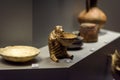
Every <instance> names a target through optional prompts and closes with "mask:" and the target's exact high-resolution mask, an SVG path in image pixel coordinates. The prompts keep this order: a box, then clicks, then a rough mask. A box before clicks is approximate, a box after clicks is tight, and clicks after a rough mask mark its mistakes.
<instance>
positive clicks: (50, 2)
mask: <svg viewBox="0 0 120 80" xmlns="http://www.w3.org/2000/svg"><path fill="white" fill-rule="evenodd" d="M119 2H120V1H119V0H115V1H113V0H98V7H99V8H101V9H102V10H103V11H104V12H105V13H106V15H107V16H108V21H107V23H106V25H105V27H104V28H105V29H109V30H113V31H117V32H120V27H119V17H120V16H119V14H120V11H119V9H118V8H119ZM83 9H85V0H0V46H1V47H3V46H6V45H15V44H24V45H33V46H36V47H42V46H44V45H47V38H48V34H49V33H50V32H51V31H52V30H53V28H54V27H55V26H56V25H62V26H63V28H64V30H65V31H69V32H71V31H74V30H78V29H79V23H78V21H77V16H78V14H79V13H80V12H81V11H82V10H83Z"/></svg>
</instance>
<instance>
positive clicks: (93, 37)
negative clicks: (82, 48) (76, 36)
mask: <svg viewBox="0 0 120 80" xmlns="http://www.w3.org/2000/svg"><path fill="white" fill-rule="evenodd" d="M80 35H81V36H82V37H83V41H84V42H97V41H98V26H97V24H94V23H82V24H81V25H80Z"/></svg>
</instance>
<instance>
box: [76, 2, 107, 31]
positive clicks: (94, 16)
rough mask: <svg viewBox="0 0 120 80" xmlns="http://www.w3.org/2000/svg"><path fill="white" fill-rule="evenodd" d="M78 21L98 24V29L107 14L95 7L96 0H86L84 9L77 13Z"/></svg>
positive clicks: (104, 21)
mask: <svg viewBox="0 0 120 80" xmlns="http://www.w3.org/2000/svg"><path fill="white" fill-rule="evenodd" d="M78 21H79V23H80V24H81V23H95V24H98V25H99V29H100V28H102V27H103V26H104V24H105V23H106V21H107V16H106V15H105V13H104V12H103V11H102V10H101V9H100V8H98V7H97V0H86V9H85V10H83V11H82V12H81V13H80V14H79V16H78ZM99 29H98V30H99Z"/></svg>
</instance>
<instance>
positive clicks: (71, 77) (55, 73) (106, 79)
mask: <svg viewBox="0 0 120 80" xmlns="http://www.w3.org/2000/svg"><path fill="white" fill-rule="evenodd" d="M119 42H120V37H119V36H118V37H116V38H115V39H114V40H113V41H112V42H110V43H108V44H107V45H104V46H103V47H102V48H100V49H98V50H97V51H94V54H93V53H92V54H90V55H87V56H86V57H85V58H82V59H81V60H80V61H78V62H76V63H74V65H71V66H69V65H67V66H69V67H65V66H63V67H56V68H53V66H52V68H36V69H33V68H30V66H31V65H30V66H25V67H24V68H23V67H22V65H21V66H19V67H15V65H14V66H13V67H12V66H11V65H9V66H7V67H8V68H7V67H5V68H3V67H1V70H0V80H113V77H112V74H111V70H110V64H111V57H110V56H108V54H111V53H113V52H114V50H115V49H118V50H119V49H120V43H119ZM41 59H42V58H41ZM73 62H74V61H73ZM41 63H42V62H41ZM50 64H51V63H50ZM52 64H53V63H52ZM60 64H61V63H55V64H54V66H59V65H60ZM65 64H67V63H65ZM65 64H64V65H65ZM68 64H69V63H68ZM70 64H71V63H70ZM6 65H7V64H6ZM44 66H45V65H44ZM46 67H47V66H46ZM9 68H10V69H9ZM19 68H20V69H19Z"/></svg>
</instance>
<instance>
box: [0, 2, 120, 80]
mask: <svg viewBox="0 0 120 80" xmlns="http://www.w3.org/2000/svg"><path fill="white" fill-rule="evenodd" d="M95 1H96V0H95ZM98 1H99V0H98ZM101 1H102V0H101ZM13 2H14V6H17V8H19V9H20V10H24V11H23V12H24V13H25V14H24V13H23V14H21V13H19V15H22V16H21V18H22V20H23V18H24V17H25V16H27V18H25V19H24V20H23V21H22V20H21V21H17V19H20V17H19V18H18V17H17V18H15V17H14V16H12V17H10V16H9V18H13V19H16V21H14V20H13V23H15V22H18V25H19V24H22V26H23V27H22V28H21V27H20V26H21V25H20V26H18V25H17V23H16V25H17V26H18V27H20V28H18V29H17V28H15V27H16V25H13V24H12V23H8V22H9V20H8V21H4V23H6V24H7V25H3V24H2V25H1V24H0V25H1V26H2V28H0V29H1V31H2V30H4V29H5V30H4V31H5V32H1V33H0V37H1V43H2V41H3V43H2V44H1V45H0V46H1V51H2V52H5V51H4V50H2V49H6V47H3V46H13V45H16V46H17V45H19V44H21V45H22V46H23V45H32V49H33V48H35V47H36V48H35V49H37V52H35V55H34V56H32V59H31V58H30V57H31V56H30V57H29V58H30V60H28V61H25V62H16V60H17V58H18V57H17V58H16V57H14V60H15V61H12V60H10V59H7V60H5V59H4V57H2V56H0V80H113V79H115V80H119V75H118V73H117V72H116V73H113V72H112V70H111V62H112V56H111V54H113V53H114V52H115V50H118V52H119V50H120V33H119V32H120V31H119V30H120V27H119V26H116V27H115V28H113V30H110V28H111V27H110V26H109V25H107V24H106V25H105V28H103V29H100V31H97V28H96V25H94V26H92V33H93V32H94V31H95V33H94V34H92V33H91V32H88V37H89V38H90V39H91V37H90V36H89V35H91V34H92V35H93V36H95V41H93V42H82V43H81V40H80V39H78V41H79V40H80V44H79V49H74V48H73V47H70V48H71V49H68V48H69V47H68V45H69V44H72V43H73V42H74V41H73V40H74V39H76V38H77V37H80V36H81V34H79V29H80V24H79V22H78V21H77V16H78V14H79V12H77V14H76V13H74V12H76V6H77V10H78V8H79V10H81V11H82V9H84V8H83V6H84V2H85V0H84V2H83V1H82V2H83V3H82V2H81V0H80V1H79V0H76V1H73V0H69V1H68V0H66V1H65V0H54V1H49V0H43V1H42V0H25V1H24V0H19V2H18V3H17V2H15V1H14V0H12V1H11V2H10V3H7V1H1V4H3V3H4V4H3V5H1V6H4V5H6V6H7V7H5V8H3V9H2V10H4V9H5V10H8V8H9V6H12V4H13ZM78 2H79V4H78ZM103 2H104V1H103ZM15 3H16V4H15ZM23 3H24V4H23ZM8 4H9V5H8ZM17 4H19V5H17ZM20 4H21V5H20ZM22 4H23V5H22ZM14 6H13V7H11V8H10V9H13V8H14V10H17V9H16V8H15V7H14ZM79 6H80V7H79ZM14 10H13V11H14ZM72 10H73V11H72ZM74 10H75V11H74ZM8 11H9V10H8ZM10 11H12V10H10ZM18 11H19V10H18ZM31 11H32V12H31ZM3 13H6V12H5V11H3ZM27 13H28V14H29V15H27ZM108 13H109V12H107V14H108ZM8 14H9V15H13V14H10V13H8ZM14 14H15V13H14ZM6 15H7V14H4V16H6ZM16 15H18V13H17V12H16ZM108 15H109V14H108ZM108 15H107V16H108ZM75 16H76V17H75ZM28 17H30V18H29V20H28ZM31 17H32V18H31ZM6 20H7V18H6ZM109 20H110V19H108V23H109V24H113V23H114V22H113V23H111V22H109ZM11 22H12V21H11ZM24 22H26V23H24ZM31 22H32V24H31ZM9 24H11V25H10V27H11V26H14V28H15V29H13V27H11V28H8V27H6V26H8V25H9ZM24 24H29V25H24ZM58 24H59V25H61V26H63V29H64V31H65V32H63V33H62V34H63V35H62V36H61V35H60V34H59V33H58V34H59V35H57V38H56V34H54V35H55V36H54V37H53V33H52V32H54V27H55V26H57V25H58ZM25 26H27V27H25ZM107 26H109V29H107ZM90 27H91V26H90ZM6 29H7V30H6ZM93 29H94V30H93ZM114 29H117V30H118V31H117V30H114ZM31 30H32V31H31ZM89 30H90V29H89ZM89 30H88V31H89ZM7 31H8V33H7ZM27 31H28V32H27ZM67 32H69V33H67ZM3 33H4V34H3ZM9 33H10V35H9ZM17 33H18V34H17ZM13 34H15V35H13ZM24 34H25V35H24ZM76 34H77V35H76ZM78 34H79V35H78ZM66 35H67V36H66ZM68 35H69V36H68ZM70 35H72V36H73V37H72V38H71V37H70ZM63 36H64V37H63ZM76 36H77V37H76ZM85 36H86V35H85ZM11 37H14V38H11ZM17 38H18V39H17ZM19 38H20V40H19ZM21 38H22V39H21ZM24 39H25V41H24ZM81 39H82V38H81ZM83 39H84V38H83ZM83 39H82V40H83ZM92 39H93V38H92ZM12 40H13V42H12ZM14 41H16V42H14ZM26 42H28V43H26ZM64 42H65V43H64ZM49 43H50V44H49ZM77 47H78V45H77ZM72 48H73V49H72ZM32 49H30V50H27V51H28V52H29V51H30V52H32V51H31V50H32ZM59 50H60V51H59ZM61 50H62V51H61ZM27 51H26V50H25V51H23V53H24V54H26V52H27ZM55 51H59V52H58V53H57V54H56V52H55ZM12 52H14V50H13V51H11V54H12ZM33 52H34V51H33ZM38 52H40V54H39V53H38ZM60 52H61V53H62V52H64V53H63V54H62V58H61V54H60ZM7 53H9V52H7ZM18 53H19V52H18ZM67 53H68V54H67ZM53 54H55V55H54V58H53ZM66 54H67V56H68V55H69V58H70V57H71V56H72V55H73V56H74V57H73V58H72V59H71V58H70V59H69V58H65V57H66ZM24 56H25V55H24ZM12 57H13V56H12ZM55 57H56V58H58V59H59V62H57V61H56V58H55ZM51 58H53V60H52V59H51Z"/></svg>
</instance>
